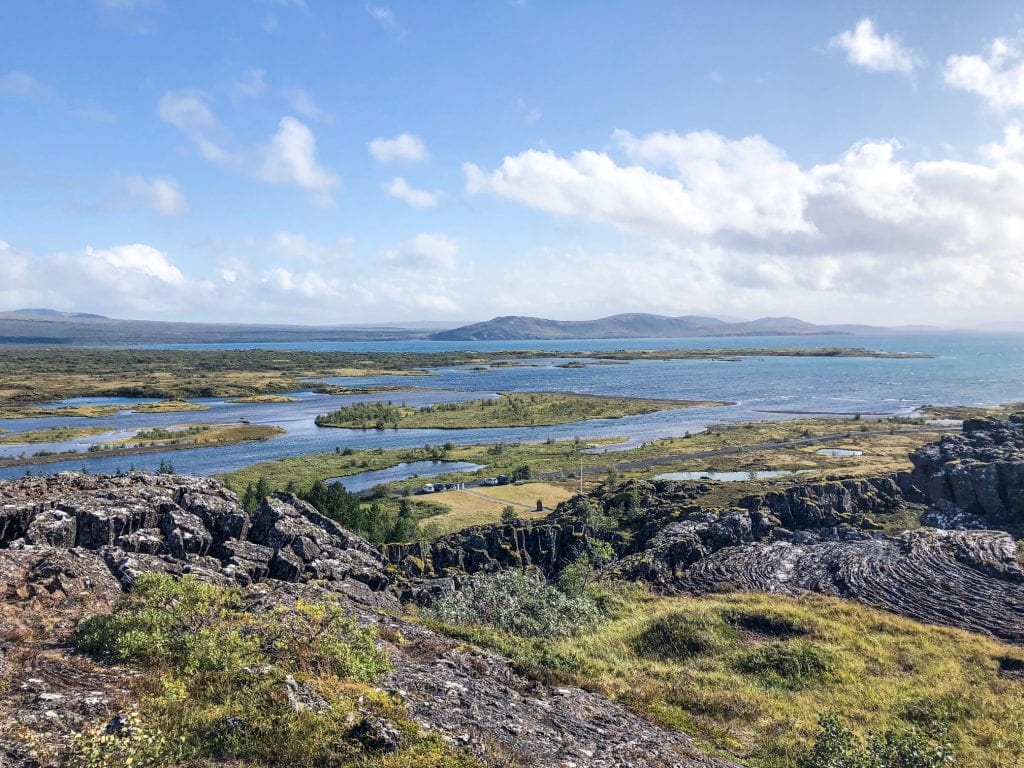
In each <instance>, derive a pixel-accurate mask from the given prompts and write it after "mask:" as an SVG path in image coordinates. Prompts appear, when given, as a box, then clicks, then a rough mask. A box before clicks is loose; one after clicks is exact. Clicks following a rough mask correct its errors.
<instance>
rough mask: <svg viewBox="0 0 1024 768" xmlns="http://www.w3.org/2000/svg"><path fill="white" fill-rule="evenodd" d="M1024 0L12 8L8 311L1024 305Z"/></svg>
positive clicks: (96, 1) (401, 317)
mask: <svg viewBox="0 0 1024 768" xmlns="http://www.w3.org/2000/svg"><path fill="white" fill-rule="evenodd" d="M1022 118H1024V12H1022V9H1021V8H1020V6H1019V3H1012V2H999V1H998V0H997V1H995V2H987V3H981V4H973V3H972V4H968V3H964V2H938V1H937V0H931V1H929V2H903V3H899V4H896V3H881V2H879V3H857V2H838V3H820V2H796V1H790V2H771V1H766V2H730V1H728V0H726V1H723V2H717V3H684V2H677V1H676V2H670V1H668V0H622V1H620V0H601V1H600V2H584V1H583V0H558V1H557V2H554V1H553V0H547V1H546V2H542V0H474V1H473V2H469V1H468V0H466V1H465V2H455V1H454V0H448V1H447V2H437V3H423V2H417V1H415V0H408V1H404V2H399V1H398V0H394V1H391V2H386V3H385V2H383V1H380V2H358V1H353V2H348V1H343V0H234V1H233V2H229V1H228V0H224V2H218V3H210V2H200V1H199V0H181V1H180V2H176V1H175V0H7V2H5V3H3V5H2V7H0V309H14V308H19V307H52V308H56V309H61V310H67V311H83V312H97V313H101V314H105V315H108V316H112V317H126V318H139V319H166V320H196V321H229V322H287V323H303V324H324V325H327V324H349V323H372V322H387V321H393V322H408V321H412V320H437V321H452V322H454V321H471V320H482V319H487V318H490V317H493V316H496V315H507V314H522V315H536V316H543V317H552V318H557V319H584V318H593V317H601V316H605V315H608V314H612V313H616V312H655V313H659V314H666V315H686V314H710V315H716V316H726V317H730V318H745V319H749V318H755V317H762V316H777V315H792V316H797V317H800V318H803V319H805V320H811V321H816V322H867V323H874V324H917V323H923V324H939V325H961V326H963V325H973V324H980V323H993V322H1017V323H1019V322H1024V301H1022V299H1024V127H1022V124H1021V120H1022Z"/></svg>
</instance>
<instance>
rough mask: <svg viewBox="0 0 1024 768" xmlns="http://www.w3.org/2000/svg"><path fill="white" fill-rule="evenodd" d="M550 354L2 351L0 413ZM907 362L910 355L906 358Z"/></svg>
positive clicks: (778, 352) (630, 356)
mask: <svg viewBox="0 0 1024 768" xmlns="http://www.w3.org/2000/svg"><path fill="white" fill-rule="evenodd" d="M552 354H553V353H551V352H549V351H541V350H507V351H501V352H493V353H481V352H470V351H464V352H438V353H413V352H394V353H383V352H377V353H361V352H304V351H295V350H291V351H282V350H263V349H247V350H143V349H100V348H60V349H54V348H44V347H32V346H7V347H4V348H3V354H2V355H0V407H7V408H10V407H11V406H13V405H20V406H25V405H31V404H33V403H42V402H49V401H54V400H62V399H65V398H68V397H85V396H120V397H159V398H190V397H247V396H249V395H261V394H279V393H282V392H291V391H295V390H299V389H305V388H308V387H310V386H311V382H310V381H309V379H311V378H312V379H316V378H323V377H330V376H370V375H378V374H382V373H386V374H398V375H424V374H426V373H428V372H429V370H427V369H430V368H436V367H448V366H459V365H485V364H490V363H494V362H501V361H516V360H531V359H550V358H551V357H552ZM765 356H772V357H907V356H908V355H898V354H888V353H880V352H874V351H871V350H863V349H849V348H819V349H731V350H713V349H712V350H705V349H702V350H687V349H684V350H678V349H677V350H618V351H613V352H601V353H596V352H560V353H558V357H562V358H572V359H579V360H584V361H595V362H600V361H601V360H614V361H630V360H686V359H701V360H704V359H716V358H723V357H727V358H729V359H741V358H744V357H765ZM910 356H913V355H910Z"/></svg>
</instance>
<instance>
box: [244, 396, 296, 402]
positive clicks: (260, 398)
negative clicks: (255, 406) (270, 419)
mask: <svg viewBox="0 0 1024 768" xmlns="http://www.w3.org/2000/svg"><path fill="white" fill-rule="evenodd" d="M229 402H232V403H297V402H298V400H297V399H296V398H294V397H289V396H288V395H246V396H245V397H236V398H233V399H231V400H230V401H229Z"/></svg>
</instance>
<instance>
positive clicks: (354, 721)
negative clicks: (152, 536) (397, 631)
mask: <svg viewBox="0 0 1024 768" xmlns="http://www.w3.org/2000/svg"><path fill="white" fill-rule="evenodd" d="M73 641H74V644H75V645H76V646H77V647H78V649H80V650H82V651H84V652H86V653H89V654H91V655H93V656H95V657H98V658H100V659H104V660H112V661H116V662H120V663H123V664H127V665H129V666H130V667H133V668H135V669H136V670H138V671H140V672H142V673H143V674H138V675H135V676H133V677H132V678H129V679H130V683H129V687H130V689H131V690H130V694H131V697H132V698H133V699H134V703H135V708H134V710H132V711H130V712H129V713H127V717H126V722H125V724H124V728H123V730H122V733H120V735H119V736H117V737H111V735H110V734H107V733H106V732H105V730H104V725H105V722H104V721H100V722H97V723H95V724H94V725H93V726H92V727H90V728H86V729H85V730H84V731H83V732H82V733H80V734H79V735H78V736H77V737H76V738H75V740H74V745H73V748H72V754H71V755H64V756H63V757H64V760H63V761H61V764H70V765H72V766H80V767H81V768H101V767H103V768H106V767H107V766H110V767H111V768H112V767H113V766H121V765H143V766H145V765H149V766H154V767H155V766H169V765H188V766H213V765H223V764H229V765H238V766H251V767H252V768H256V767H257V766H268V767H269V766H276V765H290V766H297V767H303V768H305V767H308V768H314V767H319V766H325V765H336V766H352V768H356V766H360V767H361V768H370V767H371V766H379V767H380V768H384V766H394V768H399V767H401V768H413V766H419V765H438V766H446V768H471V766H477V765H478V763H476V762H475V761H474V760H472V759H470V758H468V757H466V756H464V755H461V754H459V753H458V752H457V751H456V750H455V749H453V748H450V747H447V746H446V745H445V744H444V743H443V741H442V740H441V739H439V738H436V737H430V736H424V735H422V734H420V732H419V729H418V728H417V726H416V725H415V724H414V723H412V722H411V721H409V720H408V719H407V716H406V713H405V711H404V707H403V706H402V705H401V704H400V703H399V702H398V701H397V700H395V699H393V698H392V697H391V696H389V695H388V694H387V693H385V692H384V691H382V690H380V689H378V688H376V687H375V686H374V685H373V683H374V682H375V681H376V680H378V679H379V678H380V677H382V676H383V675H384V674H386V673H387V672H388V670H389V668H390V664H389V660H388V656H387V653H386V651H385V650H384V649H383V648H381V647H380V645H379V643H378V638H377V634H376V632H375V631H374V629H372V628H369V627H361V626H359V624H358V623H357V621H356V620H355V619H354V618H352V617H350V616H347V615H346V614H345V613H344V611H343V610H342V608H341V607H340V606H339V605H337V604H335V603H333V602H330V601H329V600H324V601H320V602H311V601H304V600H298V601H296V602H295V603H294V605H278V606H276V607H271V608H260V607H256V608H254V609H250V608H249V606H248V605H247V603H246V601H245V599H244V598H243V596H242V594H241V593H240V592H239V591H237V590H235V589H228V588H222V587H216V586H212V585H208V584H205V583H203V582H201V581H199V580H198V579H195V578H194V577H191V576H184V577H183V578H181V579H180V580H175V579H173V578H172V577H169V576H165V575H162V574H160V575H158V574H142V575H140V576H139V577H138V578H137V579H136V581H135V584H134V587H133V590H132V592H131V593H130V594H129V595H127V596H125V597H124V598H122V600H121V601H120V602H119V603H118V604H117V605H116V606H115V607H114V610H113V612H112V613H111V614H105V615H97V616H92V617H89V618H87V619H86V620H85V621H83V622H82V623H81V624H80V625H79V629H78V631H77V632H76V634H75V636H74V638H73ZM293 696H297V697H298V700H299V701H302V700H305V701H306V702H307V703H306V704H305V705H293V703H292V697H293ZM381 720H383V721H386V722H387V723H388V725H389V727H390V728H392V729H394V732H395V733H396V734H398V735H399V736H400V738H401V743H400V744H399V743H395V744H394V746H393V748H392V750H390V754H388V750H383V749H381V748H380V746H379V745H378V744H377V743H376V741H375V739H376V738H377V737H376V736H375V735H374V734H375V731H374V729H375V728H376V727H377V726H376V725H375V723H377V722H380V721H381ZM378 733H379V731H378ZM68 758H70V759H68Z"/></svg>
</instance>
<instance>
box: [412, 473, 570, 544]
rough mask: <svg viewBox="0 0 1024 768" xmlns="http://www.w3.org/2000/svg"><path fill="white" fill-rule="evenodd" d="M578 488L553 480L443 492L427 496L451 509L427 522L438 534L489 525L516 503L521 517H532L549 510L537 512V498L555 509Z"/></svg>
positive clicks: (546, 507) (546, 506)
mask: <svg viewBox="0 0 1024 768" xmlns="http://www.w3.org/2000/svg"><path fill="white" fill-rule="evenodd" d="M573 493H574V491H573V490H572V489H571V488H569V487H567V486H565V485H555V484H553V483H522V484H517V485H502V486H497V487H488V488H472V489H468V490H465V491H442V492H441V493H433V494H431V495H430V496H428V497H427V498H428V499H430V501H431V502H433V503H435V504H441V505H442V506H444V507H447V508H448V511H447V512H445V513H443V514H440V515H435V516H433V517H430V518H429V520H427V521H426V522H427V523H428V524H430V525H431V526H434V528H433V530H434V532H435V533H436V534H437V535H444V534H446V533H452V532H454V531H459V530H462V529H463V528H468V527H470V526H472V525H486V524H488V523H496V522H498V521H499V520H501V511H502V510H503V509H504V508H505V507H506V506H509V505H511V506H513V507H515V510H516V515H517V516H518V517H522V518H526V519H532V518H536V517H542V516H543V515H545V514H547V512H537V511H536V508H537V500H538V499H540V500H541V501H543V502H544V507H545V509H546V510H551V509H554V508H555V506H556V505H557V504H558V502H560V501H565V500H566V499H568V498H570V497H571V496H572V495H573Z"/></svg>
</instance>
